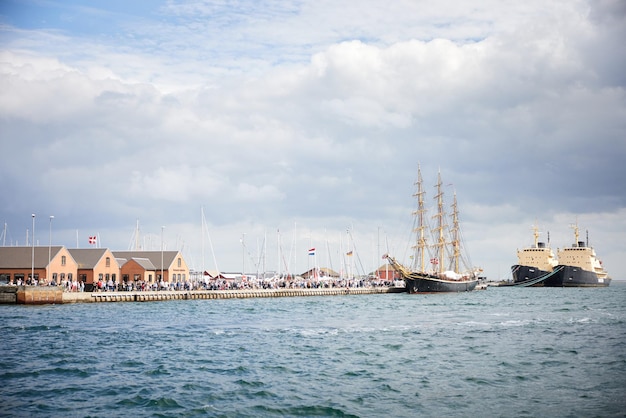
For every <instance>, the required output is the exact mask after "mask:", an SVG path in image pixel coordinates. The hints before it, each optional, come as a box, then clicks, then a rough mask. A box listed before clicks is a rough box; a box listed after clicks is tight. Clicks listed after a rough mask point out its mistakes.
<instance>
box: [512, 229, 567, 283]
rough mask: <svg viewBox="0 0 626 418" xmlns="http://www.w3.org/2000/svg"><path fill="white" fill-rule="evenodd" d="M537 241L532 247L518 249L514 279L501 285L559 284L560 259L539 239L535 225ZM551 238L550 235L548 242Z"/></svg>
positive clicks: (534, 230) (534, 231) (513, 269)
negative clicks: (558, 269) (558, 268)
mask: <svg viewBox="0 0 626 418" xmlns="http://www.w3.org/2000/svg"><path fill="white" fill-rule="evenodd" d="M533 235H534V238H535V242H534V244H533V245H531V246H530V247H526V248H523V249H521V250H517V264H515V265H513V266H511V275H512V276H513V281H512V282H509V283H502V284H501V286H518V287H531V286H532V287H543V286H558V284H559V277H560V276H559V275H558V274H556V273H557V271H556V270H555V268H556V267H557V265H558V261H557V259H556V257H555V256H554V252H553V251H552V249H551V248H550V247H549V246H546V243H545V242H540V241H539V228H537V226H534V225H533ZM549 242H550V238H549V236H548V243H549Z"/></svg>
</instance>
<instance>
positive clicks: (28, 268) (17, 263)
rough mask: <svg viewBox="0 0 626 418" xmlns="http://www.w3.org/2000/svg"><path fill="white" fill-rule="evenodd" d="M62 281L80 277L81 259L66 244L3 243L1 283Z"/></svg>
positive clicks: (0, 267) (57, 282)
mask: <svg viewBox="0 0 626 418" xmlns="http://www.w3.org/2000/svg"><path fill="white" fill-rule="evenodd" d="M33 273H34V279H35V283H37V284H43V285H47V284H51V283H55V284H62V283H65V282H66V281H68V280H69V281H70V282H72V281H74V280H76V279H77V274H78V263H77V262H76V260H75V259H74V257H73V256H72V254H71V253H70V252H69V250H68V249H67V248H65V247H63V246H58V245H55V246H48V247H44V246H36V247H0V283H3V284H4V283H10V284H17V283H18V281H19V282H21V283H24V284H31V283H32V284H34V283H33V282H32V280H31V276H32V275H33Z"/></svg>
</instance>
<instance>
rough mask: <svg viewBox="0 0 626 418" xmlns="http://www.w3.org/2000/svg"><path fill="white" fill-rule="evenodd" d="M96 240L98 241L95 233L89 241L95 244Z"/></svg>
mask: <svg viewBox="0 0 626 418" xmlns="http://www.w3.org/2000/svg"><path fill="white" fill-rule="evenodd" d="M96 242H97V240H96V236H95V235H94V236H89V243H90V244H95V243H96Z"/></svg>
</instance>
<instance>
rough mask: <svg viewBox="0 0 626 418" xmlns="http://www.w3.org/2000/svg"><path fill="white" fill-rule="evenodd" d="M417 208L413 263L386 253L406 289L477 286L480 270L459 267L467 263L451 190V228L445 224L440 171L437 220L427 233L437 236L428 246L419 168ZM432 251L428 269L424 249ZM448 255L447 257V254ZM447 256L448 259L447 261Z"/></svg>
mask: <svg viewBox="0 0 626 418" xmlns="http://www.w3.org/2000/svg"><path fill="white" fill-rule="evenodd" d="M416 186H417V192H416V193H415V195H414V196H415V197H417V210H416V211H414V212H413V214H414V216H415V223H414V228H413V232H414V233H415V236H416V242H415V245H413V246H412V248H413V250H414V254H413V256H412V259H413V265H412V266H411V267H410V268H409V267H406V266H404V265H403V264H402V263H400V262H398V261H397V260H396V259H395V258H394V257H392V256H390V255H388V254H385V255H384V256H383V258H386V259H387V260H388V262H389V264H391V265H392V266H393V267H394V268H395V269H396V270H397V271H398V272H399V273H400V276H401V277H402V279H404V282H405V284H406V286H405V289H406V291H407V292H409V293H440V292H468V291H472V290H474V289H475V288H476V285H477V284H478V275H479V273H480V271H482V269H478V268H474V269H469V268H467V267H462V265H464V264H467V263H466V260H467V257H466V256H463V251H462V248H461V241H462V240H461V231H460V225H459V216H458V215H459V213H458V205H457V199H456V192H455V193H454V202H453V204H452V215H451V221H452V227H451V228H450V229H448V228H447V227H446V213H445V212H444V201H443V190H442V187H441V186H442V182H441V173H438V176H437V186H436V187H437V195H436V196H435V199H436V200H437V214H436V215H435V216H434V218H436V219H437V222H436V227H435V228H434V229H432V230H431V231H430V232H431V234H432V235H433V237H435V238H436V240H437V241H436V242H435V243H434V244H433V245H432V246H429V245H427V243H426V229H427V225H426V222H425V213H426V209H425V206H424V194H425V192H424V189H423V182H422V174H421V170H420V169H419V168H418V176H417V181H416ZM429 250H432V251H433V254H430V253H429V254H428V255H429V257H428V258H429V261H430V263H429V264H430V268H427V263H426V258H427V252H429ZM447 255H449V257H446V256H447ZM446 259H448V260H449V262H448V263H446V261H445V260H446Z"/></svg>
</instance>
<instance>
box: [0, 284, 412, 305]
mask: <svg viewBox="0 0 626 418" xmlns="http://www.w3.org/2000/svg"><path fill="white" fill-rule="evenodd" d="M404 291H405V290H404V289H403V288H397V287H364V288H324V289H242V290H189V291H143V292H64V291H63V289H62V288H61V287H52V286H0V303H2V304H24V305H43V304H57V303H98V302H156V301H166V300H191V299H243V298H272V297H298V296H340V295H371V294H385V293H400V292H404Z"/></svg>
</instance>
